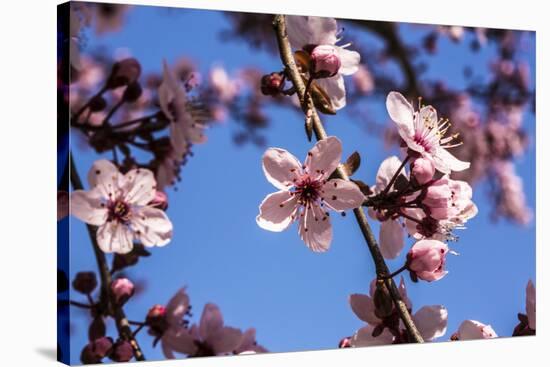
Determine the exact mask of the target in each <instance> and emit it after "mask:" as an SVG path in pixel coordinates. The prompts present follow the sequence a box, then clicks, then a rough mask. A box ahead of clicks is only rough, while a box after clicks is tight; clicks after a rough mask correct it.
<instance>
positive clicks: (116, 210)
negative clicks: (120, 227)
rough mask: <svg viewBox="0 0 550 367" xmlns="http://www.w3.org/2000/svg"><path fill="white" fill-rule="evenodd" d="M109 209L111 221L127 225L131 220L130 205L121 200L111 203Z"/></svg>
mask: <svg viewBox="0 0 550 367" xmlns="http://www.w3.org/2000/svg"><path fill="white" fill-rule="evenodd" d="M108 208H109V221H113V220H116V221H118V222H120V223H126V222H128V221H129V220H130V216H131V208H130V205H128V203H126V202H125V201H123V200H121V199H117V200H115V201H113V202H111V203H110V204H109V206H108Z"/></svg>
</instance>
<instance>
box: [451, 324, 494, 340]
mask: <svg viewBox="0 0 550 367" xmlns="http://www.w3.org/2000/svg"><path fill="white" fill-rule="evenodd" d="M497 336H498V335H497V334H496V333H495V331H494V330H493V328H492V327H491V326H490V325H485V324H483V323H481V322H479V321H476V320H465V321H463V322H462V324H460V327H459V328H458V338H459V339H460V340H473V339H491V338H496V337H497Z"/></svg>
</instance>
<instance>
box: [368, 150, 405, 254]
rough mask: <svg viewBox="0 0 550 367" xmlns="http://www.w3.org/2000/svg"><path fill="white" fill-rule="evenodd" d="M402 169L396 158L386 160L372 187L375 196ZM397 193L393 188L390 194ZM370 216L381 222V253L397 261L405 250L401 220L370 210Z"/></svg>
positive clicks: (382, 212)
mask: <svg viewBox="0 0 550 367" xmlns="http://www.w3.org/2000/svg"><path fill="white" fill-rule="evenodd" d="M400 167H401V160H400V159H399V158H397V157H396V156H391V157H389V158H386V159H385V160H384V161H383V162H382V164H381V165H380V168H378V173H377V174H376V184H375V185H374V186H373V187H372V190H373V195H378V194H380V193H381V192H382V191H384V189H385V188H386V187H387V186H388V185H389V183H390V181H391V178H392V177H393V175H394V174H395V173H396V172H397V170H398V169H399V168H400ZM393 191H395V187H392V188H391V189H390V190H389V192H390V193H391V192H393ZM369 214H370V216H371V217H372V218H373V219H376V220H379V221H380V222H381V224H380V233H379V241H380V252H381V253H382V256H384V258H386V259H395V258H396V257H397V256H399V254H400V253H401V250H403V246H404V245H405V242H404V239H403V237H404V234H405V233H404V230H403V224H402V223H401V220H400V219H399V218H398V217H397V218H394V217H388V216H386V215H385V213H384V211H379V212H375V211H374V210H372V209H371V208H369Z"/></svg>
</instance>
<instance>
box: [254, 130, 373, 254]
mask: <svg viewBox="0 0 550 367" xmlns="http://www.w3.org/2000/svg"><path fill="white" fill-rule="evenodd" d="M341 156H342V144H341V143H340V140H339V139H338V138H336V137H328V138H326V139H323V140H320V141H318V142H317V144H315V146H314V147H313V148H312V149H311V150H310V151H309V152H308V154H307V158H306V160H305V163H304V165H303V166H302V165H301V164H300V162H299V161H298V159H297V158H296V157H294V156H293V155H292V154H291V153H289V152H288V151H286V150H284V149H280V148H270V149H268V150H267V151H266V152H265V154H264V156H263V159H262V162H263V170H264V173H265V176H266V178H267V180H268V181H269V182H271V183H272V184H273V185H274V186H275V187H276V188H278V189H279V190H280V191H277V192H275V193H272V194H269V195H267V196H266V198H265V199H264V200H263V201H262V203H261V204H260V213H259V215H258V216H257V218H256V222H257V223H258V225H259V226H260V227H261V228H263V229H266V230H269V231H273V232H280V231H283V230H285V229H287V228H288V227H289V226H290V224H291V223H292V222H294V221H295V220H296V219H297V218H299V229H298V231H299V233H300V238H301V239H302V240H303V241H304V242H305V243H306V245H307V247H308V248H309V249H311V250H312V251H315V252H324V251H327V250H328V249H329V247H330V243H331V241H332V226H331V223H330V218H329V214H328V212H327V209H332V210H335V211H337V212H342V211H344V210H348V209H353V208H357V207H359V206H360V205H361V204H362V203H363V200H364V199H365V197H364V195H363V194H362V193H361V190H359V188H358V187H357V185H355V184H354V183H353V182H350V181H346V180H342V179H329V177H330V175H331V174H332V172H334V170H335V169H336V168H337V167H338V165H339V164H340V159H341Z"/></svg>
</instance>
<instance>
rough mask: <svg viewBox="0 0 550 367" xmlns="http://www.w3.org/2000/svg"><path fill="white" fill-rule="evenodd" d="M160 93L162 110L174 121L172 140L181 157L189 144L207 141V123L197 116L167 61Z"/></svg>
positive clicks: (177, 154)
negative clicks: (205, 130) (205, 132)
mask: <svg viewBox="0 0 550 367" xmlns="http://www.w3.org/2000/svg"><path fill="white" fill-rule="evenodd" d="M158 95H159V103H160V107H161V109H162V112H163V113H164V114H165V115H166V117H168V119H169V120H170V121H171V122H172V123H171V124H170V140H171V142H172V147H173V148H174V151H175V155H176V156H179V157H181V156H182V155H184V154H185V153H186V152H187V150H188V145H189V144H201V143H204V142H205V141H206V136H205V135H204V128H205V125H204V123H203V121H200V120H201V119H200V118H197V117H198V116H197V115H196V113H195V111H194V110H193V108H192V104H191V103H190V101H189V98H188V97H187V93H186V91H185V89H184V87H183V85H182V84H181V83H180V82H179V81H178V79H177V77H176V75H175V74H174V72H173V71H172V69H170V67H169V66H168V64H167V63H166V61H164V63H163V79H162V84H161V85H160V86H159V89H158Z"/></svg>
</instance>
